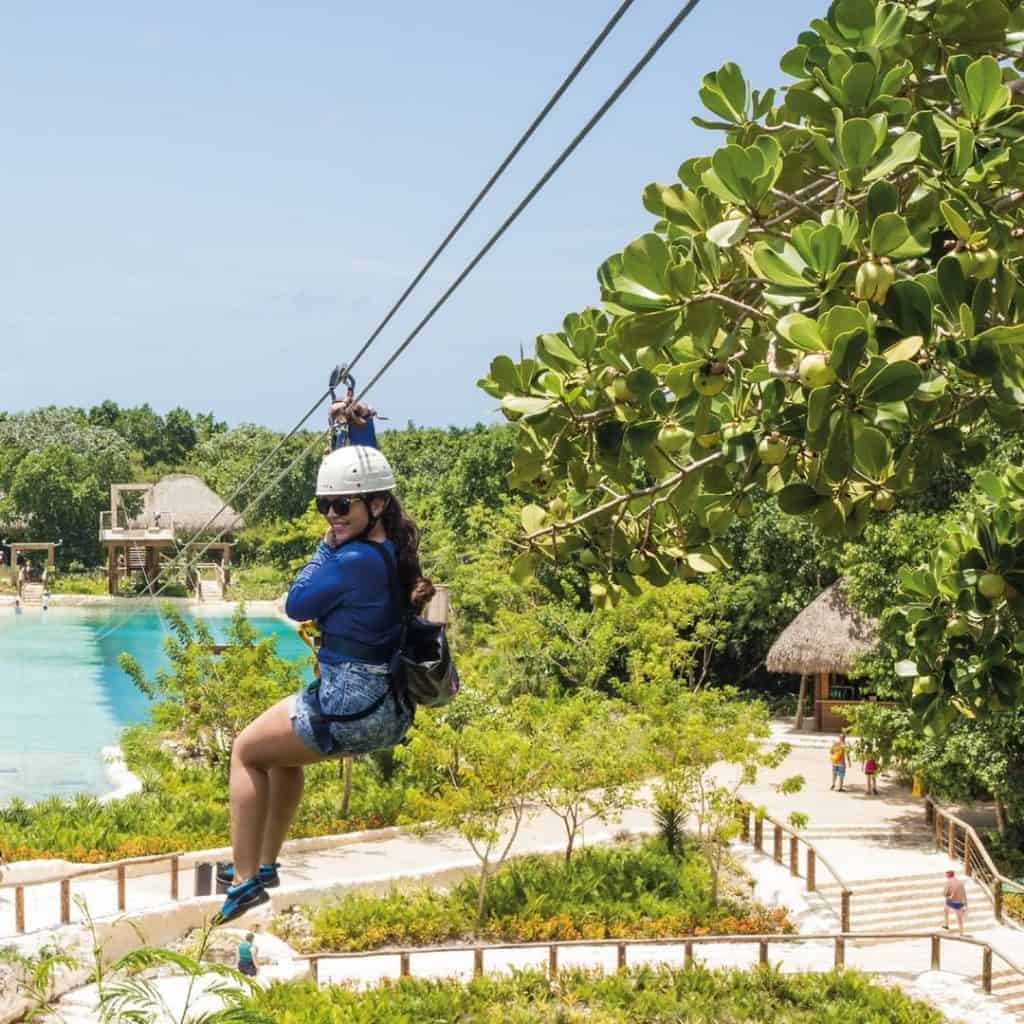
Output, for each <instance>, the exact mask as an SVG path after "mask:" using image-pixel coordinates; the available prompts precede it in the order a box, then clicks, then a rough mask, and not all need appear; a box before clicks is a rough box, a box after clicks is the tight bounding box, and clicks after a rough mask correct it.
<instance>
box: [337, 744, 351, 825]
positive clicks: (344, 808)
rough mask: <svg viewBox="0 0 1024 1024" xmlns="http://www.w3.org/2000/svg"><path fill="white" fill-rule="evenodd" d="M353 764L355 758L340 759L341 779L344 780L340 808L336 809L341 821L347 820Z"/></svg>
mask: <svg viewBox="0 0 1024 1024" xmlns="http://www.w3.org/2000/svg"><path fill="white" fill-rule="evenodd" d="M354 763H355V758H354V757H352V756H351V755H349V756H348V757H343V758H342V759H341V764H340V766H339V769H340V772H341V777H342V778H343V779H344V780H345V785H344V787H343V788H342V791H341V807H339V808H338V817H339V818H342V819H347V818H348V805H349V802H350V801H351V799H352V765H353V764H354Z"/></svg>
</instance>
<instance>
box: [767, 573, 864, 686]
mask: <svg viewBox="0 0 1024 1024" xmlns="http://www.w3.org/2000/svg"><path fill="white" fill-rule="evenodd" d="M877 638H878V623H877V622H876V621H875V620H874V619H872V618H871V617H870V616H868V615H865V614H864V613H863V612H861V611H859V610H858V609H857V608H855V607H854V606H853V605H852V604H851V603H850V601H849V599H848V598H847V596H846V594H845V592H844V590H843V581H842V580H837V581H836V582H835V583H833V584H832V586H830V587H829V588H828V589H827V590H825V591H823V592H822V593H821V594H819V595H818V596H817V597H816V598H815V599H814V600H813V601H812V602H811V603H810V604H809V605H808V606H807V607H806V608H805V609H804V610H803V611H802V612H801V613H800V614H799V615H798V616H797V617H796V618H795V619H794V620H793V621H792V622H791V623H790V624H789V625H788V626H787V627H786V628H785V629H784V630H783V631H782V633H781V634H780V635H779V638H778V639H777V640H776V641H775V643H774V644H772V646H771V650H770V651H769V652H768V657H767V658H766V659H765V664H766V666H767V668H768V671H769V672H785V673H792V674H793V675H820V674H829V675H849V674H850V673H851V672H852V671H853V667H854V663H855V662H856V660H857V658H858V657H860V655H862V654H866V653H867V652H868V651H870V650H871V649H872V648H873V647H874V646H875V643H876V642H877Z"/></svg>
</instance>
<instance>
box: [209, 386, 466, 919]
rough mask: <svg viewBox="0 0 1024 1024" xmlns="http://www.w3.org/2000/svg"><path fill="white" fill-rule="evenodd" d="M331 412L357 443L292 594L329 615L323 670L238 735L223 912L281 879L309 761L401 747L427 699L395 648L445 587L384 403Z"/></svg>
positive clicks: (336, 477)
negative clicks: (405, 488) (386, 429)
mask: <svg viewBox="0 0 1024 1024" xmlns="http://www.w3.org/2000/svg"><path fill="white" fill-rule="evenodd" d="M350 395H351V392H350ZM331 412H332V420H334V421H339V422H344V423H345V424H346V425H347V431H345V432H343V434H347V437H344V436H339V435H337V434H336V435H335V441H336V442H337V441H340V440H347V442H348V443H347V444H345V446H344V447H339V448H335V450H333V451H331V452H330V453H329V454H328V455H327V456H325V458H324V460H323V462H322V463H321V464H320V470H319V473H318V474H317V483H316V505H317V509H318V511H319V512H320V514H321V515H323V516H324V518H325V519H326V521H327V528H326V530H325V532H324V538H323V541H322V543H321V544H320V546H319V548H318V549H317V551H316V553H315V554H314V555H313V558H312V559H311V561H310V562H309V563H308V564H307V565H306V566H305V568H303V569H302V570H301V571H300V572H299V574H298V576H297V577H296V578H295V582H294V583H293V584H292V586H291V589H290V590H289V591H288V598H287V601H286V604H285V611H286V613H287V614H288V616H289V617H290V618H292V619H296V620H298V621H303V620H308V619H315V620H316V621H317V624H318V626H319V628H320V630H321V637H322V638H321V642H320V646H319V648H318V650H317V660H318V667H319V673H318V675H319V678H318V679H317V681H315V682H314V683H313V684H312V685H311V686H308V687H306V688H305V689H303V690H302V691H301V692H300V693H299V694H297V695H295V696H292V697H289V698H286V699H284V700H282V701H278V703H277V704H275V705H274V706H273V707H271V708H269V709H268V710H267V711H265V712H264V713H263V714H262V715H260V717H259V718H257V719H256V721H254V722H252V723H251V724H250V725H249V726H247V727H246V728H245V729H244V730H243V731H242V733H241V734H240V735H239V736H238V738H237V739H236V740H235V743H234V746H233V748H232V751H231V775H230V782H229V795H230V805H231V844H232V850H233V854H234V861H233V863H232V864H231V865H226V866H224V867H222V868H221V869H220V870H218V873H217V878H218V881H219V882H220V883H221V884H226V885H228V889H227V893H226V897H225V900H224V904H223V906H222V907H221V910H220V914H219V915H218V918H219V921H220V922H225V921H230V920H232V919H233V918H236V917H238V916H239V915H240V914H243V913H244V912H245V911H246V910H248V909H249V908H251V907H254V906H257V905H259V904H261V903H265V902H266V901H267V900H268V899H269V896H268V895H267V892H266V890H267V889H268V888H273V887H274V886H277V885H278V884H279V877H278V863H277V858H278V854H279V853H280V850H281V846H282V845H283V843H284V840H285V837H286V835H287V834H288V829H289V826H290V825H291V822H292V819H293V818H294V816H295V812H296V810H297V808H298V805H299V800H300V799H301V797H302V788H303V781H304V780H303V768H304V766H306V765H310V764H316V763H318V762H320V761H323V760H326V759H328V758H335V757H343V756H345V755H347V754H365V753H369V752H370V751H372V750H381V749H386V748H389V747H393V746H395V745H396V744H397V743H399V742H400V741H401V740H402V739H403V737H404V736H405V734H406V733H407V732H408V730H409V727H410V726H411V725H412V721H413V716H414V709H415V704H416V703H417V699H414V697H413V695H412V694H411V693H410V690H409V687H408V685H407V682H408V680H407V679H406V678H405V674H404V673H403V672H402V671H401V668H400V666H399V663H398V659H396V657H395V655H396V652H397V651H399V649H400V647H401V646H402V645H403V643H404V642H405V641H406V631H407V630H408V628H409V621H408V616H409V611H410V609H411V610H412V611H413V612H418V611H419V610H420V609H422V608H423V607H424V606H425V605H426V603H427V602H428V601H429V600H430V598H431V596H432V595H433V593H434V587H433V584H432V583H431V582H430V580H428V579H426V578H425V577H424V576H423V574H422V571H421V569H420V561H419V532H418V530H417V528H416V525H415V524H414V523H413V522H412V521H411V520H410V519H408V518H407V517H406V515H405V514H404V512H403V511H402V506H401V504H400V503H399V501H398V499H397V498H396V497H395V494H394V490H395V478H394V474H393V473H392V471H391V466H390V465H389V463H388V461H387V459H386V458H385V457H384V455H383V454H382V453H381V452H380V451H378V450H377V439H376V432H375V429H374V425H373V416H374V413H373V410H372V409H370V408H368V407H367V406H364V405H361V404H358V403H355V402H352V401H348V402H341V403H338V404H336V405H335V406H333V407H332V410H331ZM445 653H446V652H445ZM451 674H452V676H454V672H452V673H451ZM456 686H457V682H454V683H453V689H452V695H453V694H454V687H456ZM448 699H450V696H449V697H448ZM419 702H423V701H419ZM438 703H440V701H438Z"/></svg>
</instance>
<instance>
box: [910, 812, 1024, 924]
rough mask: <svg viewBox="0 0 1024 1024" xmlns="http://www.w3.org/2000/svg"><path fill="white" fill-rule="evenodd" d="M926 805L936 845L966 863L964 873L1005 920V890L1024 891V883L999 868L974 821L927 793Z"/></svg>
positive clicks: (951, 858)
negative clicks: (1008, 876)
mask: <svg viewBox="0 0 1024 1024" xmlns="http://www.w3.org/2000/svg"><path fill="white" fill-rule="evenodd" d="M924 807H925V816H926V819H927V821H928V824H929V825H931V826H932V827H933V829H934V830H935V848H936V849H938V850H944V851H945V852H946V854H947V855H948V856H949V859H950V860H958V861H960V863H961V864H963V866H964V874H965V875H966V876H967V877H968V878H973V879H974V881H976V882H977V883H978V885H980V886H981V888H982V890H983V891H984V893H985V895H986V896H988V898H989V900H991V902H992V909H993V910H994V911H995V915H996V920H997V921H1000V922H1002V921H1003V919H1004V916H1005V908H1004V906H1003V895H1004V892H1005V891H1006V890H1007V889H1009V890H1010V891H1011V892H1020V893H1024V885H1021V884H1020V883H1018V882H1015V881H1014V880H1013V879H1012V878H1007V877H1006V876H1005V875H1004V874H1002V872H1000V870H999V869H998V868H997V867H996V866H995V863H994V862H993V860H992V858H991V857H990V856H989V852H988V850H986V849H985V844H984V843H983V842H982V841H981V837H980V836H979V835H978V833H977V832H976V831H975V830H974V827H973V826H972V825H969V824H968V823H967V822H966V821H964V820H963V819H962V818H958V817H957V816H956V815H955V814H952V813H950V812H949V811H947V810H946V809H945V808H944V807H942V806H940V805H939V804H937V803H936V802H935V801H934V800H933V799H932V798H931V797H930V796H927V797H925V800H924Z"/></svg>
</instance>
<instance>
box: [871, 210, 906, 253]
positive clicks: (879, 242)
mask: <svg viewBox="0 0 1024 1024" xmlns="http://www.w3.org/2000/svg"><path fill="white" fill-rule="evenodd" d="M908 238H910V228H909V227H908V226H907V222H906V220H904V218H903V217H901V216H900V215H899V214H898V213H883V214H881V215H880V216H879V217H877V218H876V220H875V222H874V224H872V225H871V251H872V252H873V253H874V254H875V255H876V256H888V255H889V254H890V253H894V252H895V251H896V250H897V249H898V248H899V247H900V246H901V245H903V243H904V242H906V241H907V239H908Z"/></svg>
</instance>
